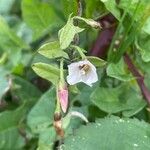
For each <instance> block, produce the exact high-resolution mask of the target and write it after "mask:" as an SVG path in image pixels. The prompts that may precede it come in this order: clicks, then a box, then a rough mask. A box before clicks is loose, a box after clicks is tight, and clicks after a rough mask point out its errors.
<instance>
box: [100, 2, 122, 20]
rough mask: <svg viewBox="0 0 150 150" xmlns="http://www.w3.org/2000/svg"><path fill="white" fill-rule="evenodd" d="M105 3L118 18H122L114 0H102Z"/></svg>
mask: <svg viewBox="0 0 150 150" xmlns="http://www.w3.org/2000/svg"><path fill="white" fill-rule="evenodd" d="M100 1H101V2H103V3H104V5H105V7H106V9H107V10H108V11H110V12H111V13H112V14H113V15H114V16H115V17H116V18H117V19H118V20H120V11H119V8H118V7H117V3H116V2H115V1H114V0H100Z"/></svg>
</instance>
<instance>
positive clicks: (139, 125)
mask: <svg viewBox="0 0 150 150" xmlns="http://www.w3.org/2000/svg"><path fill="white" fill-rule="evenodd" d="M138 129H139V130H138ZM93 139H94V140H93ZM114 143H115V144H114ZM149 144H150V132H149V125H148V124H147V123H144V122H140V121H139V120H136V119H121V118H119V117H114V116H112V117H110V118H109V117H108V118H105V119H99V120H97V121H96V123H91V124H89V125H87V126H82V127H81V128H80V129H79V130H78V131H77V132H76V133H75V136H73V135H72V136H69V137H68V138H67V139H66V140H65V144H64V145H63V146H62V147H63V148H64V149H65V150H70V149H71V150H76V149H78V150H82V149H83V147H82V145H84V149H86V150H91V149H93V147H94V149H95V150H99V149H113V150H119V149H129V150H131V149H139V150H142V149H145V150H148V149H149V148H150V146H149Z"/></svg>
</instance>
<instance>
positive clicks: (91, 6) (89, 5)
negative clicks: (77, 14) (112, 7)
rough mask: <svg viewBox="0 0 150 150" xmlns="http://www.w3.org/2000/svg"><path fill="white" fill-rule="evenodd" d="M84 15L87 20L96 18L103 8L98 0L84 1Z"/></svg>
mask: <svg viewBox="0 0 150 150" xmlns="http://www.w3.org/2000/svg"><path fill="white" fill-rule="evenodd" d="M85 3H86V7H85V14H86V17H88V18H98V17H99V16H100V15H101V13H102V12H103V11H105V8H104V6H103V4H102V2H101V1H100V0H93V1H89V0H85Z"/></svg>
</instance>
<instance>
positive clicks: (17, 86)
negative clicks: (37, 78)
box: [12, 76, 42, 101]
mask: <svg viewBox="0 0 150 150" xmlns="http://www.w3.org/2000/svg"><path fill="white" fill-rule="evenodd" d="M13 83H14V85H13V86H14V87H13V90H12V94H13V95H14V96H17V97H18V98H19V100H21V101H30V100H31V101H37V99H38V98H39V97H40V96H41V94H42V93H41V91H40V90H39V89H37V87H35V86H34V85H33V84H31V83H30V82H29V81H27V80H25V79H23V78H21V77H19V76H15V77H14V79H13Z"/></svg>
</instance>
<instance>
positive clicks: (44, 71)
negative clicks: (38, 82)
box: [32, 63, 59, 84]
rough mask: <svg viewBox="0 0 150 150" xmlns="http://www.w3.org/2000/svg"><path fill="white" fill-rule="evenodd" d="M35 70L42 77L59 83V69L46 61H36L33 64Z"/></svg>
mask: <svg viewBox="0 0 150 150" xmlns="http://www.w3.org/2000/svg"><path fill="white" fill-rule="evenodd" d="M32 68H33V70H34V71H35V72H36V73H37V74H38V75H39V76H41V77H42V78H44V79H47V80H49V81H50V82H52V83H53V84H57V83H58V79H59V69H58V68H56V67H54V66H52V65H49V64H44V63H35V64H34V65H33V66H32Z"/></svg>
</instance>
